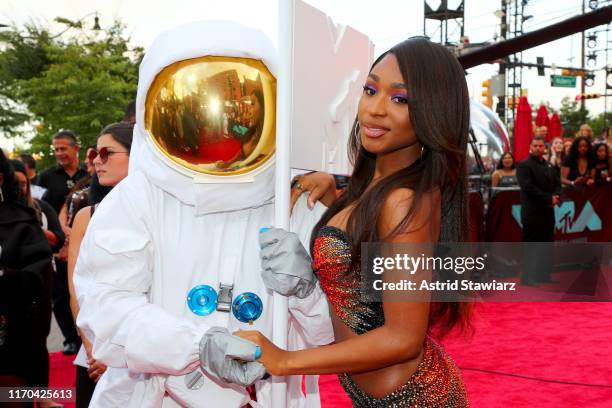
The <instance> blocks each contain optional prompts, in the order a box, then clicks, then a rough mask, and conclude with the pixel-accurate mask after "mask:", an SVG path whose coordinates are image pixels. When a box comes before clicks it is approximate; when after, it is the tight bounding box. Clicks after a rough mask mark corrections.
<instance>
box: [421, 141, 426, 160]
mask: <svg viewBox="0 0 612 408" xmlns="http://www.w3.org/2000/svg"><path fill="white" fill-rule="evenodd" d="M423 152H425V146H423V145H421V161H423Z"/></svg>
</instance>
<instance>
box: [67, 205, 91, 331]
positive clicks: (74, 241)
mask: <svg viewBox="0 0 612 408" xmlns="http://www.w3.org/2000/svg"><path fill="white" fill-rule="evenodd" d="M90 217H91V209H90V207H84V208H81V210H80V211H79V212H78V213H77V215H76V216H75V217H74V223H73V224H72V236H71V239H70V242H69V243H68V291H69V292H70V310H71V311H72V317H73V318H74V321H76V318H77V315H78V314H79V303H78V302H77V298H76V294H75V292H74V283H73V281H72V279H73V276H74V266H75V265H76V260H77V258H78V257H79V248H80V247H81V241H82V240H83V236H84V235H85V231H86V230H87V225H89V220H90Z"/></svg>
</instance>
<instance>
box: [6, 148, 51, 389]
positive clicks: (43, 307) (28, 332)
mask: <svg viewBox="0 0 612 408" xmlns="http://www.w3.org/2000/svg"><path fill="white" fill-rule="evenodd" d="M51 259H52V254H51V249H50V247H49V244H48V243H47V239H46V238H45V235H44V233H43V231H42V229H41V228H40V225H39V223H38V220H37V219H36V215H35V211H34V210H33V209H32V208H30V207H27V206H26V205H25V203H24V202H22V200H21V198H20V196H19V190H18V182H17V179H16V178H15V174H14V172H13V168H12V166H11V165H10V164H9V161H8V160H7V159H6V157H5V156H4V153H3V152H2V150H1V149H0V387H17V386H21V387H23V386H28V387H34V386H36V387H47V386H48V385H49V353H48V351H47V336H48V335H49V330H50V325H51V275H52V266H51Z"/></svg>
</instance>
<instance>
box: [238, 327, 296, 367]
mask: <svg viewBox="0 0 612 408" xmlns="http://www.w3.org/2000/svg"><path fill="white" fill-rule="evenodd" d="M233 334H234V336H238V337H241V338H243V339H246V340H249V341H252V342H253V343H255V344H257V345H258V346H259V347H260V348H261V357H259V359H258V360H257V361H258V362H260V363H261V364H263V365H264V367H266V370H267V371H268V373H269V374H270V375H277V376H283V375H288V374H289V373H288V371H287V358H288V353H289V352H288V351H285V350H283V349H280V348H278V347H276V346H275V345H274V343H272V342H271V341H270V340H268V338H267V337H266V336H264V335H263V334H261V332H258V331H254V330H253V331H237V332H234V333H233Z"/></svg>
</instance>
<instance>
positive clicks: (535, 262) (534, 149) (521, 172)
mask: <svg viewBox="0 0 612 408" xmlns="http://www.w3.org/2000/svg"><path fill="white" fill-rule="evenodd" d="M544 149H545V140H544V138H543V137H542V136H534V138H533V139H532V141H531V147H530V155H529V157H528V158H527V159H525V160H523V161H521V162H520V163H519V164H518V165H517V166H516V169H517V171H516V178H517V179H518V183H519V186H520V187H521V223H522V224H523V242H525V243H529V244H526V245H524V248H525V253H524V254H525V256H526V257H525V260H526V262H525V273H523V275H522V276H521V283H523V284H525V285H531V286H535V285H536V284H537V283H540V282H551V278H550V271H551V261H552V256H551V255H552V253H551V252H550V251H551V244H540V243H548V242H552V241H553V240H554V235H555V212H554V206H555V205H556V204H557V203H558V202H559V194H560V192H561V185H560V183H559V179H558V178H557V177H556V175H555V173H554V169H553V168H552V166H551V164H550V163H549V162H548V161H546V160H544V158H543V157H542V156H543V154H544ZM527 260H528V261H527Z"/></svg>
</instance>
